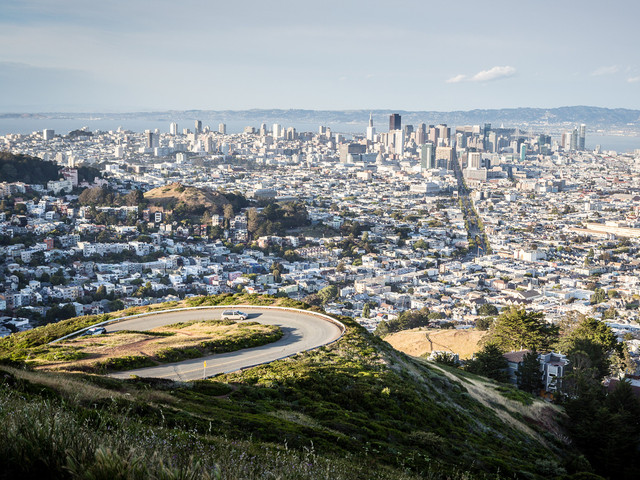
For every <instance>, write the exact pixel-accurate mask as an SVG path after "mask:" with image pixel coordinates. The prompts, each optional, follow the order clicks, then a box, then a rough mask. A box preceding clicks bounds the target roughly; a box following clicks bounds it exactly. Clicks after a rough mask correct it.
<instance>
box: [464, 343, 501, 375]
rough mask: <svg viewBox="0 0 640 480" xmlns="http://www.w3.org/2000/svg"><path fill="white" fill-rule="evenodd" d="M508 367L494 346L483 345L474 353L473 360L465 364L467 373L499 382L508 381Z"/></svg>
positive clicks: (499, 351)
mask: <svg viewBox="0 0 640 480" xmlns="http://www.w3.org/2000/svg"><path fill="white" fill-rule="evenodd" d="M508 367H509V364H508V363H507V359H506V358H504V357H503V356H502V350H500V349H499V348H498V347H497V346H496V345H494V344H488V345H485V346H484V347H483V348H482V350H480V351H479V352H478V353H476V355H475V357H474V358H473V360H470V361H469V362H468V363H467V370H468V371H469V372H471V373H475V374H477V375H482V376H485V377H488V378H493V379H494V380H497V381H499V382H506V381H507V380H508V378H509V377H508V374H507V368H508Z"/></svg>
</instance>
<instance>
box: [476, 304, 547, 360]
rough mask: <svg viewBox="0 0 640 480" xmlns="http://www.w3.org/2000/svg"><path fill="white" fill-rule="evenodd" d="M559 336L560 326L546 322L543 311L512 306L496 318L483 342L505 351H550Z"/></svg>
mask: <svg viewBox="0 0 640 480" xmlns="http://www.w3.org/2000/svg"><path fill="white" fill-rule="evenodd" d="M557 337H558V328H557V327H555V326H553V325H549V324H548V323H546V322H545V321H544V314H543V313H541V312H540V313H536V312H527V311H526V310H525V309H524V308H522V309H517V308H511V309H510V310H507V311H506V312H503V313H502V314H500V316H498V317H497V318H496V320H495V321H494V322H493V325H492V326H491V329H490V330H489V333H488V334H487V335H486V336H485V337H484V338H483V342H484V343H486V344H494V345H496V346H497V347H498V348H500V349H501V350H503V351H511V350H524V349H531V350H536V351H548V350H549V349H550V347H551V345H552V344H553V343H554V342H555V340H556V339H557Z"/></svg>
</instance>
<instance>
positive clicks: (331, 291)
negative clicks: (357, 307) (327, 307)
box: [318, 285, 338, 303]
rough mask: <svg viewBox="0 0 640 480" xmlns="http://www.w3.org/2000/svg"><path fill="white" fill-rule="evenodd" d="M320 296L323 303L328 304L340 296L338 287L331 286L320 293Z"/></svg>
mask: <svg viewBox="0 0 640 480" xmlns="http://www.w3.org/2000/svg"><path fill="white" fill-rule="evenodd" d="M318 296H319V297H320V298H321V299H322V303H328V302H330V301H331V300H333V299H334V298H336V297H337V296H338V287H337V286H336V285H329V286H327V287H324V288H323V289H322V290H320V291H319V292H318Z"/></svg>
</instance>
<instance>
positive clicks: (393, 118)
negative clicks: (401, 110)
mask: <svg viewBox="0 0 640 480" xmlns="http://www.w3.org/2000/svg"><path fill="white" fill-rule="evenodd" d="M401 128H402V120H401V118H400V115H398V114H397V113H394V114H392V115H390V116H389V131H390V132H392V131H394V130H400V129H401Z"/></svg>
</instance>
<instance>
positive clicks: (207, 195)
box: [144, 183, 229, 208]
mask: <svg viewBox="0 0 640 480" xmlns="http://www.w3.org/2000/svg"><path fill="white" fill-rule="evenodd" d="M144 198H145V199H146V200H148V201H150V202H151V203H153V204H156V205H163V206H166V205H168V204H175V203H180V202H182V203H184V204H185V205H189V206H194V205H204V206H205V207H206V208H210V207H213V206H224V205H226V204H228V203H229V201H228V200H227V199H226V198H225V197H224V196H223V195H221V194H219V193H218V192H211V191H209V190H204V189H201V188H196V187H185V186H182V185H181V184H179V183H172V184H171V185H166V186H163V187H158V188H154V189H152V190H149V191H148V192H145V194H144Z"/></svg>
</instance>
